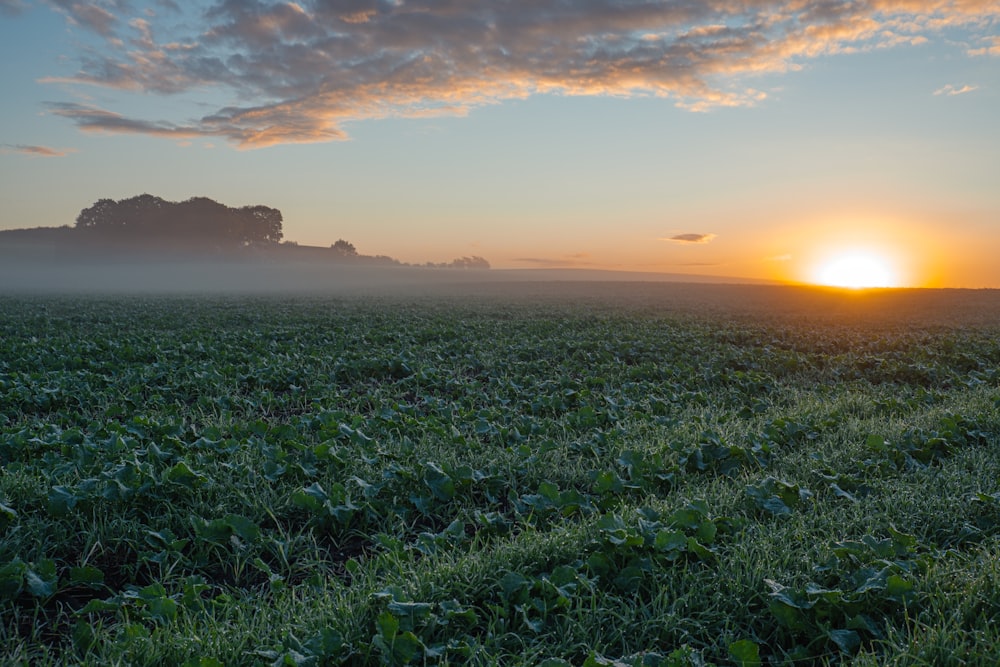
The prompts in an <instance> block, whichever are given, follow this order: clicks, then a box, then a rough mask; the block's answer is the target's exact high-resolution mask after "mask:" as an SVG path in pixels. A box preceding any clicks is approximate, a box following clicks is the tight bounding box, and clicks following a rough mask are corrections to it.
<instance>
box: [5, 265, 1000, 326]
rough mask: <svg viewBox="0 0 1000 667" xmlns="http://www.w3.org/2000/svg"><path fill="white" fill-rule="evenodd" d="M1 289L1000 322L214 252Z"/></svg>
mask: <svg viewBox="0 0 1000 667" xmlns="http://www.w3.org/2000/svg"><path fill="white" fill-rule="evenodd" d="M0 295H22V296H30V295H36V296H47V295H56V296H57V295H67V296H113V295H122V296H127V295H149V296H154V295H159V296H168V295H203V296H213V297H226V296H232V297H265V298H286V297H287V298H293V297H299V296H304V297H309V298H327V297H329V298H347V299H362V300H369V299H382V300H388V301H393V300H406V301H421V300H429V299H430V300H440V299H446V300H458V301H466V302H468V301H471V302H480V303H496V302H500V303H504V302H505V303H552V304H557V303H576V304H582V305H586V306H589V307H594V308H599V309H630V308H640V309H653V310H673V311H678V312H689V313H698V314H703V315H713V314H714V315H731V316H745V317H750V318H753V317H759V316H784V317H787V316H791V317H796V318H799V319H801V320H803V321H804V322H807V323H812V325H813V326H816V327H825V326H828V325H838V326H839V325H844V324H852V323H858V324H860V323H867V324H871V323H875V322H883V323H887V324H894V325H898V324H900V323H903V324H907V325H914V326H916V325H920V326H925V325H933V326H941V327H948V328H960V327H963V326H970V325H994V324H1000V290H990V289H981V290H970V289H899V288H883V289H860V290H858V289H841V288H828V287H817V286H806V285H788V284H777V283H766V282H763V281H760V282H757V283H752V282H739V281H738V280H737V279H727V278H717V277H707V276H688V275H681V274H657V273H640V272H628V271H596V270H594V271H590V270H574V269H530V270H498V269H490V270H463V269H440V268H426V267H419V266H370V265H364V264H354V263H344V262H330V261H282V260H274V259H254V258H229V259H225V258H221V259H220V258H219V257H206V256H200V257H199V256H186V257H182V256H173V257H171V258H165V257H163V256H159V257H145V258H142V257H140V258H137V259H131V260H129V259H123V258H121V257H113V258H107V257H105V258H100V257H88V258H82V259H81V258H77V259H67V258H65V257H64V258H59V259H52V258H45V257H28V258H21V259H18V258H14V257H11V256H9V255H8V256H7V258H6V259H4V260H3V261H2V262H0Z"/></svg>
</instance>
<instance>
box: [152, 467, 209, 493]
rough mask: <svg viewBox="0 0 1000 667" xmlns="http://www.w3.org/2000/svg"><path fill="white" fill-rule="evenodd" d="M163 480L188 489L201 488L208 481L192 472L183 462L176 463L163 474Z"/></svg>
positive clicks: (199, 474) (203, 476)
mask: <svg viewBox="0 0 1000 667" xmlns="http://www.w3.org/2000/svg"><path fill="white" fill-rule="evenodd" d="M163 478H164V479H165V480H166V481H168V482H170V483H172V484H179V485H181V486H185V487H187V488H189V489H193V488H195V487H198V486H201V485H202V484H204V483H205V482H206V481H207V480H208V477H206V476H205V475H203V474H201V473H200V472H197V471H195V470H192V469H191V467H190V466H189V465H188V464H187V462H186V461H183V460H182V461H178V462H177V463H176V464H174V466H173V467H171V468H168V469H167V471H166V472H164V473H163Z"/></svg>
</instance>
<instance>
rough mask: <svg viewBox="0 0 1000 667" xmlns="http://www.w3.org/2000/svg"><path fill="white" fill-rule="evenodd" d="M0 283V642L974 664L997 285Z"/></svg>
mask: <svg viewBox="0 0 1000 667" xmlns="http://www.w3.org/2000/svg"><path fill="white" fill-rule="evenodd" d="M519 289H520V293H521V294H522V297H521V298H514V297H511V296H509V295H503V294H500V293H499V288H493V287H489V286H485V287H482V290H481V293H479V294H477V295H473V296H475V297H476V298H471V297H470V296H468V295H466V296H464V297H461V296H457V295H438V296H435V297H426V298H421V297H416V296H411V297H410V298H406V299H404V298H398V297H397V298H392V297H388V296H381V297H377V296H369V297H365V296H363V295H354V296H351V297H346V296H345V297H340V298H334V297H321V296H316V295H314V296H298V297H280V296H277V295H273V296H270V297H266V298H265V297H248V296H243V297H235V296H229V297H227V296H221V295H216V296H199V297H193V296H192V297H181V296H165V295H161V296H156V297H150V296H146V297H143V296H118V297H102V298H98V297H90V298H87V297H78V298H72V299H71V298H67V297H54V296H48V297H47V296H31V297H28V296H3V297H0V663H2V664H30V665H63V664H92V665H115V664H120V665H187V666H192V667H194V666H200V667H212V666H217V665H340V664H347V665H404V664H417V665H547V666H549V667H556V666H560V665H574V666H586V667H595V666H598V665H650V666H651V665H671V666H687V665H691V666H696V665H709V664H714V665H785V664H787V665H799V664H850V665H994V664H1000V296H998V295H997V294H995V293H992V292H961V291H951V292H926V293H925V292H916V291H898V292H897V291H884V292H870V293H855V294H847V293H836V292H822V291H818V290H813V291H810V290H796V289H793V288H781V287H764V286H757V287H749V286H747V287H733V286H700V287H692V286H670V285H658V286H645V287H637V286H635V285H631V286H630V285H617V286H608V285H604V286H597V285H591V286H587V285H578V286H575V287H571V288H570V287H565V288H557V287H553V286H548V287H546V286H540V287H537V288H534V289H532V288H529V287H527V286H521V287H519Z"/></svg>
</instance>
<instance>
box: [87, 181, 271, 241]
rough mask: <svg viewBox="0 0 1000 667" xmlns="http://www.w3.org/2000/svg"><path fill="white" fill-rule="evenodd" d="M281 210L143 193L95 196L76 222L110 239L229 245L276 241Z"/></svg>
mask: <svg viewBox="0 0 1000 667" xmlns="http://www.w3.org/2000/svg"><path fill="white" fill-rule="evenodd" d="M281 223H282V216H281V211H279V210H278V209H276V208H270V207H268V206H260V205H257V206H244V207H242V208H239V209H236V208H230V207H229V206H225V205H223V204H220V203H219V202H217V201H215V200H213V199H209V198H208V197H192V198H191V199H188V200H186V201H183V202H179V203H178V202H169V201H166V200H164V199H161V198H160V197H154V196H153V195H149V194H142V195H138V196H136V197H131V198H129V199H122V200H119V201H114V200H112V199H99V200H98V201H97V202H95V203H94V204H93V205H92V206H90V207H88V208H85V209H83V210H82V211H80V215H79V216H77V219H76V228H77V229H81V230H88V231H89V232H92V233H99V234H101V235H102V236H105V237H107V238H109V239H113V240H127V241H142V242H149V243H159V242H169V243H182V244H185V245H198V246H206V245H207V246H212V247H227V246H228V247H231V246H246V245H261V244H270V243H277V242H279V241H280V240H281V237H282V231H281Z"/></svg>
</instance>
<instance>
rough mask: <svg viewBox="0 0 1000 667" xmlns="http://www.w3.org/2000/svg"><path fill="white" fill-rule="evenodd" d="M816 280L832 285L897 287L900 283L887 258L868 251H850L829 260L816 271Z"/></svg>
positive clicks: (819, 282)
mask: <svg viewBox="0 0 1000 667" xmlns="http://www.w3.org/2000/svg"><path fill="white" fill-rule="evenodd" d="M815 281H816V282H817V283H818V284H820V285H829V286H830V287H851V288H862V287H895V286H896V285H897V283H898V280H897V278H896V276H895V275H894V274H893V270H892V269H891V268H890V266H889V264H888V263H887V262H886V260H884V259H882V258H881V257H878V256H876V255H872V254H868V253H850V254H845V255H839V256H837V257H834V258H832V259H830V260H828V261H827V262H826V263H825V264H823V265H822V266H820V267H819V269H818V270H817V271H816V277H815Z"/></svg>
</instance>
